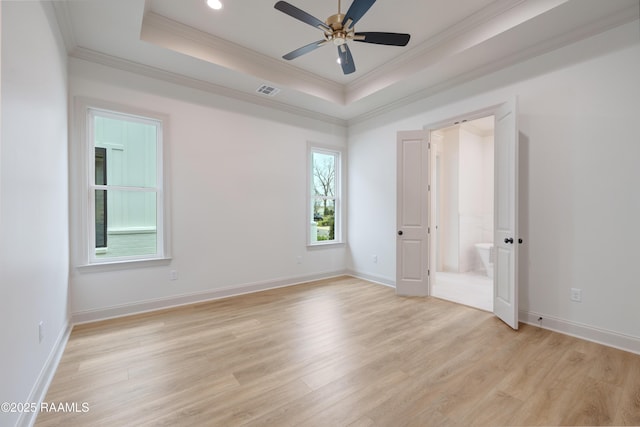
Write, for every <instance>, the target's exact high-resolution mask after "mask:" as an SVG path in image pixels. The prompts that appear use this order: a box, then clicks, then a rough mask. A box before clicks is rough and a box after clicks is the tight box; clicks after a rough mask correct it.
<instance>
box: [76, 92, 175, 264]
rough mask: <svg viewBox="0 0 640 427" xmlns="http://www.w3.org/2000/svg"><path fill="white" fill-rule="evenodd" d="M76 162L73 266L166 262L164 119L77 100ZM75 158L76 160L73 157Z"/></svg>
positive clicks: (117, 107) (166, 224)
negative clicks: (76, 221) (80, 175)
mask: <svg viewBox="0 0 640 427" xmlns="http://www.w3.org/2000/svg"><path fill="white" fill-rule="evenodd" d="M78 104H79V105H80V106H79V108H78V109H77V110H76V111H77V112H78V115H77V116H76V117H80V118H84V119H85V120H83V121H82V123H81V124H79V125H78V130H79V133H78V134H77V136H79V137H78V138H77V139H78V141H77V142H76V147H77V148H78V151H77V152H78V156H77V157H76V158H75V161H76V162H83V163H84V165H83V167H79V168H78V170H84V171H85V173H86V176H85V177H84V178H83V179H82V180H81V181H80V182H83V183H85V184H76V188H77V192H76V197H77V196H78V195H81V196H80V197H81V198H84V200H80V201H79V202H78V203H76V205H75V206H80V208H78V209H79V211H81V215H82V218H81V221H80V223H81V224H84V225H83V230H80V231H79V233H78V235H79V236H80V238H79V239H78V245H79V246H80V247H81V248H83V249H81V250H80V251H77V252H76V253H79V255H78V258H79V259H78V260H77V261H76V262H77V264H78V265H79V266H82V265H105V264H119V263H123V262H130V261H143V260H158V259H167V258H168V257H169V250H168V248H169V246H168V235H169V233H168V216H167V213H168V209H167V206H166V203H167V197H166V196H167V195H166V191H165V187H166V186H165V185H164V180H165V174H164V170H165V156H164V153H165V151H166V144H165V141H164V140H163V135H164V132H163V128H164V127H166V122H167V119H166V117H163V116H161V115H156V114H153V113H147V114H145V113H142V114H139V113H137V112H135V111H133V110H130V109H127V108H126V107H121V106H107V107H105V106H104V105H103V104H102V103H100V102H90V101H87V100H81V101H80V102H79V103H78ZM74 156H75V154H74Z"/></svg>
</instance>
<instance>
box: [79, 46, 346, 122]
mask: <svg viewBox="0 0 640 427" xmlns="http://www.w3.org/2000/svg"><path fill="white" fill-rule="evenodd" d="M69 56H70V57H72V58H76V59H81V60H84V61H88V62H93V63H96V64H101V65H105V66H107V67H110V68H115V69H118V70H121V71H127V72H130V73H134V74H138V75H141V76H145V77H149V78H152V79H156V80H160V81H164V82H167V83H173V84H176V85H180V86H185V87H190V88H192V89H197V90H201V91H204V92H208V93H211V94H214V95H218V96H224V97H227V98H232V99H236V100H238V101H243V102H248V103H251V104H255V105H259V106H262V107H266V108H272V109H274V110H278V111H281V112H285V113H289V114H294V115H297V116H301V117H306V118H309V119H313V120H318V121H321V122H324V123H328V124H331V125H336V126H341V127H346V126H347V121H346V120H344V119H341V118H338V117H334V116H329V115H326V114H322V113H317V112H315V111H311V110H308V109H305V108H300V107H296V106H292V105H289V104H286V103H283V102H279V101H277V100H274V99H272V98H265V97H263V96H261V95H257V94H256V95H254V94H250V93H246V92H243V91H240V90H236V89H231V88H228V87H226V86H221V85H217V84H215V83H211V82H207V81H203V80H200V79H195V78H192V77H187V76H185V75H182V74H178V73H174V72H170V71H166V70H163V69H160V68H156V67H152V66H149V65H144V64H140V63H138V62H134V61H129V60H126V59H122V58H118V57H115V56H111V55H107V54H104V53H101V52H96V51H94V50H91V49H86V48H82V47H76V48H75V49H73V50H72V51H71V52H70V54H69Z"/></svg>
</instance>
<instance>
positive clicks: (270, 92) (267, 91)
mask: <svg viewBox="0 0 640 427" xmlns="http://www.w3.org/2000/svg"><path fill="white" fill-rule="evenodd" d="M256 92H258V93H261V94H263V95H267V96H276V95H277V94H278V92H280V89H278V88H277V87H273V86H269V85H262V86H260V87H259V88H258V89H257V90H256Z"/></svg>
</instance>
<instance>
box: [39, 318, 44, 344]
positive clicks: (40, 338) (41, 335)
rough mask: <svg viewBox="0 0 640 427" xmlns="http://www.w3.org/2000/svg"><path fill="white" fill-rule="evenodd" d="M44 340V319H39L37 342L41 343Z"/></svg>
mask: <svg viewBox="0 0 640 427" xmlns="http://www.w3.org/2000/svg"><path fill="white" fill-rule="evenodd" d="M43 340H44V321H43V320H41V321H40V322H39V323H38V344H41V343H42V341H43Z"/></svg>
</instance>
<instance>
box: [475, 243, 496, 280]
mask: <svg viewBox="0 0 640 427" xmlns="http://www.w3.org/2000/svg"><path fill="white" fill-rule="evenodd" d="M475 246H476V250H477V251H478V255H480V259H481V260H482V265H483V266H484V269H485V270H486V271H487V276H489V277H490V278H492V279H493V243H476V244H475Z"/></svg>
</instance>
